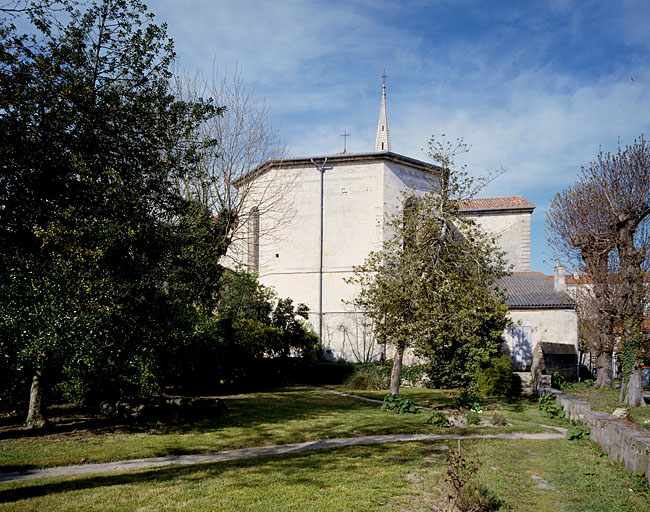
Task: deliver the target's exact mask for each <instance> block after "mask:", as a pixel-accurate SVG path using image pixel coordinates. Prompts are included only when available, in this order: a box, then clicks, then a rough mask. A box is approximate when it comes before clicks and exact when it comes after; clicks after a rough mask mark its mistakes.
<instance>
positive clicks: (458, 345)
mask: <svg viewBox="0 0 650 512" xmlns="http://www.w3.org/2000/svg"><path fill="white" fill-rule="evenodd" d="M429 148H430V152H429V155H430V156H431V157H432V158H433V159H434V160H435V161H436V162H439V163H441V164H442V167H441V168H439V169H437V171H438V172H439V173H440V186H439V187H433V190H432V191H431V192H428V193H426V194H423V195H419V196H416V195H411V196H405V198H404V202H403V208H402V210H401V211H400V212H397V213H396V214H395V215H394V216H393V217H392V218H390V219H389V221H388V229H389V232H390V233H391V236H390V237H389V238H388V240H387V241H386V242H385V243H384V246H383V248H382V250H381V251H377V252H373V253H371V254H370V255H369V256H368V258H367V259H366V261H365V262H364V264H363V265H361V266H359V267H357V268H356V269H355V277H354V278H353V279H352V280H351V281H350V282H351V283H354V284H358V285H359V286H360V289H361V291H360V293H359V296H358V297H357V299H356V305H357V307H358V308H359V309H360V310H362V311H365V312H366V314H367V315H368V316H369V317H371V318H372V320H373V322H374V325H375V328H376V330H377V334H378V338H379V339H380V341H381V342H382V343H390V344H392V345H394V346H395V357H394V360H393V371H392V375H391V386H390V392H391V393H392V394H398V393H399V384H400V375H401V367H402V359H403V356H404V351H405V350H406V349H407V348H412V349H413V350H414V352H415V353H416V354H417V355H420V356H423V357H425V358H427V359H429V360H430V361H431V363H432V366H433V367H434V369H433V372H432V377H433V379H434V380H438V382H443V383H444V382H448V383H450V384H451V383H453V384H467V383H468V382H469V381H471V380H472V378H473V377H474V375H475V374H476V372H477V370H478V369H479V368H480V367H481V366H484V365H486V364H487V363H488V362H489V361H490V359H491V358H492V357H494V356H496V355H497V354H498V353H499V349H500V345H501V339H500V336H501V334H502V333H503V330H504V328H505V327H506V325H507V322H508V321H507V318H506V313H507V308H506V306H505V304H504V302H503V297H502V296H501V295H500V294H499V293H498V292H497V291H496V287H495V283H496V280H497V279H498V278H499V277H502V276H503V275H505V273H506V267H505V263H504V260H503V257H502V253H501V252H500V251H499V250H498V249H497V247H496V245H495V244H494V242H493V241H492V240H490V239H489V238H488V237H487V236H486V235H485V234H484V233H483V232H482V231H481V230H480V229H479V228H478V226H476V225H475V224H474V223H473V222H472V221H470V220H468V219H466V218H465V217H463V216H462V215H461V214H460V212H459V206H460V201H461V200H462V199H467V198H469V197H471V196H472V195H473V194H474V193H475V192H476V190H477V189H479V188H480V184H481V183H480V181H479V182H477V181H476V180H473V179H472V178H470V177H468V176H467V174H466V173H465V171H464V170H462V169H461V170H455V169H454V165H453V164H454V162H453V156H454V154H455V151H456V149H458V148H460V150H461V151H466V146H465V145H464V144H463V143H462V141H460V144H459V145H458V146H457V147H454V146H452V145H449V144H439V143H437V142H436V141H435V140H434V139H432V140H431V142H430V144H429ZM452 381H453V382H452Z"/></svg>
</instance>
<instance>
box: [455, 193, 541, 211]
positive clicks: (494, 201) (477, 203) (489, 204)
mask: <svg viewBox="0 0 650 512" xmlns="http://www.w3.org/2000/svg"><path fill="white" fill-rule="evenodd" d="M521 208H535V205H534V204H533V203H531V202H530V201H528V200H527V199H524V198H523V197H521V196H506V197H475V198H473V199H463V200H461V202H460V209H461V211H473V210H511V209H512V210H518V209H521Z"/></svg>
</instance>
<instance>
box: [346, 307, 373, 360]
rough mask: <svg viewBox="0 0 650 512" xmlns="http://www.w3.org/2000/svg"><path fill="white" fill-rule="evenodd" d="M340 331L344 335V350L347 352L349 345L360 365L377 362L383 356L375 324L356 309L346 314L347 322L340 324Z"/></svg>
mask: <svg viewBox="0 0 650 512" xmlns="http://www.w3.org/2000/svg"><path fill="white" fill-rule="evenodd" d="M352 306H354V304H352ZM338 330H339V331H340V332H341V334H342V335H343V350H344V351H345V345H346V344H347V345H348V347H349V348H350V351H351V352H352V357H354V359H355V360H356V361H357V362H358V363H369V362H371V361H375V360H376V359H377V358H378V357H379V356H380V355H381V354H382V347H381V346H380V345H379V343H378V340H377V330H376V329H375V327H374V322H373V320H372V318H370V317H369V316H368V315H366V314H364V313H363V312H361V311H358V310H356V309H355V310H354V311H352V312H350V313H348V314H346V315H345V321H342V322H341V323H340V324H339V326H338Z"/></svg>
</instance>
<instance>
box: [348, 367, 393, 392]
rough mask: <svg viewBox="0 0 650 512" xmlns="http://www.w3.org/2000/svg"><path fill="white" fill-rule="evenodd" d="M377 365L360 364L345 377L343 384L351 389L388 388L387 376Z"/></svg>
mask: <svg viewBox="0 0 650 512" xmlns="http://www.w3.org/2000/svg"><path fill="white" fill-rule="evenodd" d="M381 370H382V368H381V367H380V366H377V365H360V366H358V367H356V368H355V369H354V373H353V374H352V375H350V376H349V377H348V378H347V379H345V382H344V384H345V385H346V386H347V387H349V388H351V389H371V390H381V389H386V388H388V377H387V376H386V374H385V372H382V371H381Z"/></svg>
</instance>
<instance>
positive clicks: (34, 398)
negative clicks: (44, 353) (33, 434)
mask: <svg viewBox="0 0 650 512" xmlns="http://www.w3.org/2000/svg"><path fill="white" fill-rule="evenodd" d="M43 367H44V361H43V360H41V361H39V363H38V366H37V367H36V370H34V377H33V378H32V387H31V389H30V390H29V410H28V412H27V421H25V427H26V428H42V427H44V426H45V425H47V418H46V417H45V407H44V406H43Z"/></svg>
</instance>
